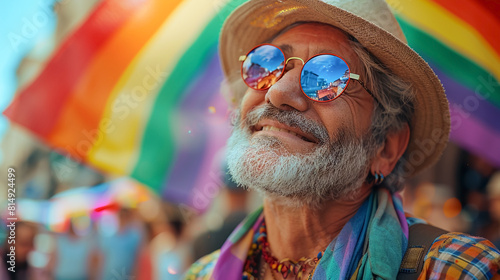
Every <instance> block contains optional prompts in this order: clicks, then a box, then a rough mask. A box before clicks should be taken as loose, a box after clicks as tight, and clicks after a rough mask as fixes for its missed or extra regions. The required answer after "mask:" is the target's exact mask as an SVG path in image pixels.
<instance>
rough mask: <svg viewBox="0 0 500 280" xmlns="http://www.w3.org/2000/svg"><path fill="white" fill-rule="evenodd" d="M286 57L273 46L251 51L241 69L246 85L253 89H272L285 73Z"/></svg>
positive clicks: (262, 46) (263, 46)
mask: <svg viewBox="0 0 500 280" xmlns="http://www.w3.org/2000/svg"><path fill="white" fill-rule="evenodd" d="M284 65H285V55H284V54H283V52H282V51H281V50H280V49H279V48H277V47H275V46H273V45H261V46H258V47H256V48H255V49H253V50H251V51H250V52H249V53H248V55H247V57H246V59H245V61H244V62H243V65H242V67H241V75H242V77H243V80H244V81H245V83H246V84H247V85H248V86H249V87H251V88H253V89H268V88H270V87H271V86H272V85H273V84H274V83H276V81H277V80H278V78H279V77H280V76H281V74H282V73H283V67H284Z"/></svg>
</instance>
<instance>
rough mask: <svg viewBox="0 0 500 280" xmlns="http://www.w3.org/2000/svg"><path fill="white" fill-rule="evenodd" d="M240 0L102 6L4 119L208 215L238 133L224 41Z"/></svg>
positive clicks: (135, 0) (130, 1) (123, 1)
mask: <svg viewBox="0 0 500 280" xmlns="http://www.w3.org/2000/svg"><path fill="white" fill-rule="evenodd" d="M240 2H243V1H242V0H240V1H238V0H236V1H220V0H219V1H217V0H184V1H181V0H168V1H165V0H103V1H102V2H100V3H99V4H98V5H97V6H96V7H95V9H94V10H93V11H92V12H91V13H90V14H89V15H88V17H87V19H86V20H85V21H84V22H83V23H82V24H81V25H80V26H79V27H78V28H77V29H76V30H75V31H74V32H73V33H72V34H70V35H69V36H68V38H67V39H66V40H65V41H64V42H63V43H62V44H61V45H60V47H59V48H58V50H57V51H56V52H55V54H54V55H53V56H52V57H51V58H50V59H49V60H48V62H47V64H46V66H45V68H44V70H43V71H42V72H41V73H40V75H39V76H38V77H37V78H36V79H35V80H34V81H33V82H32V83H31V84H29V85H27V86H26V87H24V88H22V89H20V92H19V94H18V95H17V96H16V98H15V99H14V101H13V102H12V104H11V105H10V106H9V107H8V108H7V109H6V110H5V112H4V114H5V115H6V116H7V117H8V118H10V120H11V121H13V122H14V123H17V124H19V125H21V126H24V127H26V128H27V129H28V130H29V131H31V132H32V133H34V134H35V135H36V136H37V137H38V138H40V139H41V140H42V141H44V142H45V143H47V144H48V145H49V146H51V147H53V148H54V149H56V150H58V151H60V152H61V153H63V154H66V155H68V156H70V157H71V158H74V159H77V160H79V161H81V162H84V163H87V164H89V165H91V166H93V167H95V168H97V169H99V170H102V171H104V172H107V173H110V174H115V175H127V176H130V177H132V178H134V179H136V180H138V181H139V182H141V183H144V184H145V185H148V186H149V187H151V188H152V189H153V190H154V191H156V192H157V193H159V194H161V195H162V196H163V197H164V198H166V199H168V200H170V201H173V202H177V203H182V204H185V205H188V206H191V207H194V208H195V209H197V210H200V211H203V210H205V209H206V208H207V207H208V206H209V203H210V201H211V198H213V197H214V196H215V193H216V191H217V188H218V187H219V186H220V183H221V181H220V176H221V171H220V166H219V164H220V163H219V162H218V161H217V160H215V161H214V158H215V159H217V158H220V157H219V156H218V153H221V149H222V147H223V146H224V145H225V142H226V139H227V137H228V136H229V131H230V128H229V124H228V121H227V119H228V117H227V111H228V110H227V104H226V102H225V101H224V100H223V98H222V96H221V94H219V85H220V82H221V81H222V77H223V75H222V71H221V68H220V65H219V59H218V54H217V44H218V36H219V32H220V28H221V26H222V23H223V22H224V20H225V18H226V17H227V15H228V14H229V13H230V12H231V11H232V10H233V9H234V8H235V7H237V6H238V4H239V3H240Z"/></svg>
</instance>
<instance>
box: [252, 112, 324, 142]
mask: <svg viewBox="0 0 500 280" xmlns="http://www.w3.org/2000/svg"><path fill="white" fill-rule="evenodd" d="M262 119H270V120H274V121H278V122H280V123H282V124H285V125H287V126H290V127H294V128H298V129H300V130H301V131H303V132H304V133H307V134H310V135H312V136H314V137H315V138H316V139H318V140H319V142H320V144H326V143H329V142H330V136H328V131H327V130H326V128H325V127H324V126H323V125H321V124H319V123H317V122H316V121H313V120H310V119H308V118H306V117H304V116H303V115H302V113H299V112H298V111H295V110H291V111H283V110H280V109H278V108H276V107H274V106H272V105H270V104H264V105H261V106H259V107H256V108H255V109H253V110H252V111H250V112H248V114H247V116H246V118H245V124H246V125H247V126H248V127H250V126H254V125H256V124H257V123H258V122H259V121H260V120H262Z"/></svg>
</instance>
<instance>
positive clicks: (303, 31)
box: [270, 22, 357, 60]
mask: <svg viewBox="0 0 500 280" xmlns="http://www.w3.org/2000/svg"><path fill="white" fill-rule="evenodd" d="M348 36H349V35H348V34H347V33H346V32H344V31H343V30H341V29H339V28H336V27H334V26H331V25H327V24H323V23H317V22H306V23H300V24H294V25H292V26H289V27H287V28H285V29H284V30H283V31H281V32H280V33H279V34H278V35H277V36H275V37H274V38H273V39H272V40H271V41H270V43H272V44H275V45H277V46H278V47H280V48H281V50H283V52H285V55H287V56H292V55H293V56H296V55H302V54H299V53H298V52H300V51H304V47H305V48H306V49H307V51H308V55H309V56H313V55H316V54H319V53H333V54H337V55H342V56H344V57H345V58H348V60H356V59H357V55H356V54H355V53H354V51H353V50H352V47H351V44H350V43H349V37H348ZM304 59H305V57H304Z"/></svg>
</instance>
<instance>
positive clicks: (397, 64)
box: [187, 0, 500, 279]
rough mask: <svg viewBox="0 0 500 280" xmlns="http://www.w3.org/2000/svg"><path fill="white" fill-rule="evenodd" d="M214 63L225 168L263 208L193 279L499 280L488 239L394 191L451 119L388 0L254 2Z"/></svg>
mask: <svg viewBox="0 0 500 280" xmlns="http://www.w3.org/2000/svg"><path fill="white" fill-rule="evenodd" d="M220 55H221V60H222V66H223V69H224V73H225V75H226V77H227V79H228V82H229V84H230V88H231V92H232V94H233V98H234V101H235V103H236V105H237V110H236V111H237V114H236V117H235V123H234V130H233V134H232V136H231V138H230V139H229V142H228V155H227V160H228V164H229V169H230V172H231V174H232V176H233V178H234V179H235V180H236V182H237V183H238V184H240V185H242V186H248V187H249V188H252V189H256V190H258V191H260V192H261V193H263V194H264V196H265V199H264V206H263V209H260V210H259V211H257V212H256V213H253V214H251V215H250V216H249V217H248V218H247V219H246V221H245V222H243V223H242V224H241V225H240V226H239V227H238V228H237V229H236V230H235V231H234V232H233V234H232V235H231V236H230V237H229V239H228V240H227V241H226V243H225V244H224V245H223V247H222V248H221V250H220V251H216V252H214V253H213V254H211V255H208V256H206V257H204V258H202V259H200V260H199V261H198V262H197V263H195V264H194V265H193V266H192V267H191V269H190V271H189V272H188V274H187V279H373V278H375V279H397V278H398V279H410V278H413V279H416V278H417V277H418V276H419V275H420V278H419V279H459V278H460V279H491V278H497V279H498V277H500V276H499V275H498V270H499V265H500V254H499V252H498V250H497V249H496V248H494V246H493V245H492V244H491V243H490V242H489V241H487V240H484V239H482V238H477V237H471V236H468V235H465V234H459V233H445V232H443V231H440V230H438V229H436V228H434V227H431V226H427V225H424V226H422V224H421V223H422V221H418V220H416V219H413V218H405V214H404V213H403V211H402V205H401V200H400V197H399V195H397V193H396V192H397V191H399V190H401V188H402V182H403V180H404V179H405V178H406V177H409V176H412V175H414V174H415V173H417V172H418V171H420V170H422V169H423V168H426V167H428V166H430V165H432V164H433V163H434V162H435V161H436V160H437V159H438V158H439V156H440V154H441V152H442V150H443V149H444V147H445V145H446V143H447V139H448V132H449V113H448V103H447V100H446V97H445V95H444V91H443V88H442V86H441V84H440V82H439V80H438V79H437V77H436V76H435V74H434V73H433V72H432V70H431V69H430V68H429V66H428V65H427V64H426V63H425V61H423V60H422V58H421V57H419V56H418V55H417V54H416V53H415V52H414V51H413V50H411V49H410V48H409V47H408V46H407V45H406V43H405V38H404V35H403V34H402V31H401V29H400V27H399V25H398V23H397V22H396V20H395V19H394V16H393V15H392V14H391V12H390V10H389V9H388V7H387V5H386V4H385V2H384V1H383V0H371V1H370V0H357V1H347V0H328V1H326V0H325V1H317V0H273V1H269V0H251V1H249V2H247V3H245V4H244V5H242V6H241V7H239V8H238V9H237V10H236V11H234V12H233V13H232V14H231V16H230V17H229V18H228V19H227V21H226V23H225V24H224V27H223V29H222V34H221V38H220ZM235 77H236V78H235ZM245 84H246V85H245ZM241 85H243V86H245V87H246V89H242V87H241ZM414 224H416V225H414ZM410 226H411V228H410V230H409V227H410ZM418 228H420V229H422V228H423V229H424V230H420V231H418ZM434 239H435V240H434ZM431 243H432V247H431V246H430V244H431ZM429 247H430V249H429ZM424 256H425V263H424Z"/></svg>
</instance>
